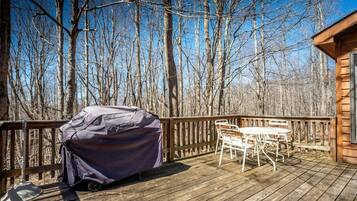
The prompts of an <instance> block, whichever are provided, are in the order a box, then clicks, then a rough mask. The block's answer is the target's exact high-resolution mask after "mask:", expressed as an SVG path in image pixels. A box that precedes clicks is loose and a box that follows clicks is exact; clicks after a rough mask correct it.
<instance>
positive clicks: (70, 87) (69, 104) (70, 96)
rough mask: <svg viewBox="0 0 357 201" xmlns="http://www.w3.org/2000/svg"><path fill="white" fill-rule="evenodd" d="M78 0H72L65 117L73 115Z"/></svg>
mask: <svg viewBox="0 0 357 201" xmlns="http://www.w3.org/2000/svg"><path fill="white" fill-rule="evenodd" d="M78 13H79V8H78V0H72V19H71V23H72V29H71V33H70V42H69V54H68V61H69V69H68V81H67V101H66V118H71V117H73V114H74V104H75V101H76V47H77V36H78V32H79V30H78V20H79V19H78Z"/></svg>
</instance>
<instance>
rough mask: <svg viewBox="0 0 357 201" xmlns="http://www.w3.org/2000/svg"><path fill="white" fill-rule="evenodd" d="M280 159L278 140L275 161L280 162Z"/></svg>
mask: <svg viewBox="0 0 357 201" xmlns="http://www.w3.org/2000/svg"><path fill="white" fill-rule="evenodd" d="M278 158H279V139H278V140H277V143H276V153H275V161H276V162H278Z"/></svg>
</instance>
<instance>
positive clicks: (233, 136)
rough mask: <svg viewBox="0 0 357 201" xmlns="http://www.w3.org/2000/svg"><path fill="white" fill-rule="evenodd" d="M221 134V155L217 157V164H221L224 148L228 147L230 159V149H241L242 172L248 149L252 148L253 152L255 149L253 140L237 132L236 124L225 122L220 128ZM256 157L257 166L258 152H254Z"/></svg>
mask: <svg viewBox="0 0 357 201" xmlns="http://www.w3.org/2000/svg"><path fill="white" fill-rule="evenodd" d="M221 135H222V148H221V155H220V157H219V163H218V165H219V166H221V164H222V157H223V152H224V148H229V149H230V155H231V159H233V156H232V151H233V150H234V151H235V155H236V151H241V152H243V160H242V172H244V166H245V159H246V157H247V155H248V151H249V150H252V151H253V152H254V151H255V150H257V149H256V148H255V145H256V144H255V141H254V140H253V139H252V138H248V137H245V136H244V135H243V134H241V133H240V132H239V127H238V126H237V125H232V124H225V127H223V128H221ZM256 155H257V158H258V166H260V159H259V153H257V154H256Z"/></svg>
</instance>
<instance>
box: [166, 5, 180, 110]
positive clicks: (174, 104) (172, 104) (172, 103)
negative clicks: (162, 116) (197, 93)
mask: <svg viewBox="0 0 357 201" xmlns="http://www.w3.org/2000/svg"><path fill="white" fill-rule="evenodd" d="M163 3H164V6H165V8H164V43H165V50H164V52H165V67H166V72H167V73H166V74H167V77H166V79H167V81H168V87H169V88H168V93H169V115H170V116H178V115H179V111H178V97H177V96H178V87H177V73H176V66H175V61H174V56H173V47H172V13H171V10H172V6H171V0H164V2H163Z"/></svg>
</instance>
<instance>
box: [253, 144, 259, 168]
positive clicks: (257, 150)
mask: <svg viewBox="0 0 357 201" xmlns="http://www.w3.org/2000/svg"><path fill="white" fill-rule="evenodd" d="M254 149H256V152H257V153H256V154H257V160H258V167H260V156H259V155H260V154H259V149H258V148H257V147H256V148H254Z"/></svg>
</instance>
